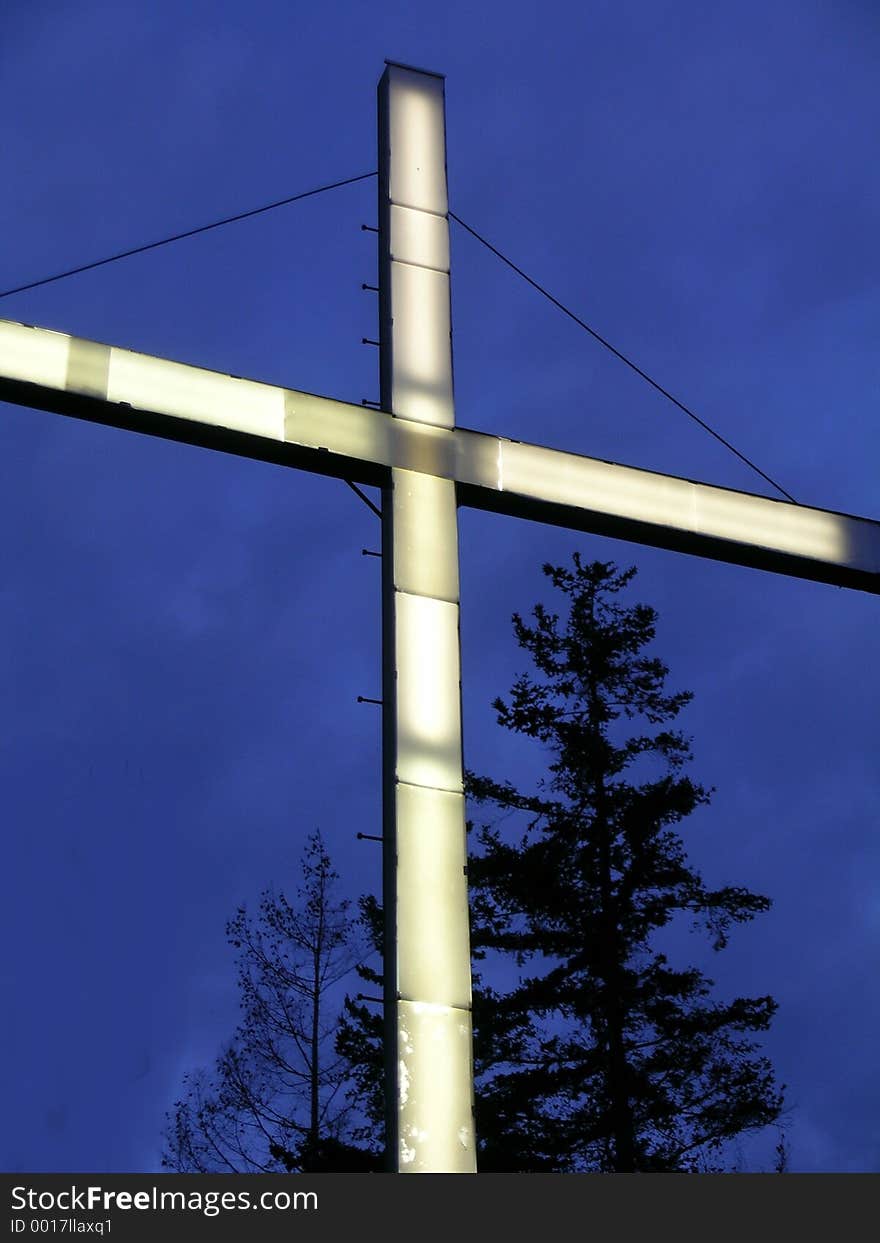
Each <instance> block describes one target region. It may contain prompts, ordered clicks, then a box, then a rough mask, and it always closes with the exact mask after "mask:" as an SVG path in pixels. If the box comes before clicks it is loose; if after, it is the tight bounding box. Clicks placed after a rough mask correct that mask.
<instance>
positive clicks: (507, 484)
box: [484, 442, 852, 565]
mask: <svg viewBox="0 0 880 1243" xmlns="http://www.w3.org/2000/svg"><path fill="white" fill-rule="evenodd" d="M498 461H499V466H498V468H497V474H498V476H499V477H500V478H501V479H502V481H503V486H504V489H505V490H509V491H511V492H514V493H516V494H517V495H519V496H525V497H533V498H535V499H536V500H541V501H547V502H549V503H551V504H559V505H566V506H571V507H573V508H579V509H588V510H593V511H595V512H597V513H601V514H609V515H616V516H618V517H621V518H629V519H633V520H635V521H638V522H646V523H650V524H652V525H655V526H661V527H669V528H673V529H675V530H678V531H691V532H694V533H695V534H697V535H702V536H708V537H711V538H715V539H721V540H731V541H734V542H736V543H739V544H744V545H746V546H749V547H753V548H765V549H768V550H771V551H774V552H780V553H790V554H792V555H794V556H798V557H806V558H808V559H810V560H815V561H822V562H827V563H831V564H841V565H843V564H848V563H851V555H852V554H851V549H850V547H849V543H850V541H849V539H848V537H847V521H846V519H845V518H844V517H843V516H842V515H840V514H832V513H826V512H825V511H823V510H818V509H810V508H808V507H807V506H803V505H792V504H789V503H786V502H782V501H774V500H770V499H768V498H766V497H760V496H753V495H750V494H749V493H746V492H734V491H728V490H727V489H725V488H713V487H711V486H708V485H706V484H698V483H693V482H691V481H690V480H688V479H677V478H675V477H673V476H669V475H655V474H652V473H651V472H650V471H643V470H634V469H633V468H632V467H628V466H616V465H614V464H613V463H609V462H599V461H596V460H595V459H592V458H583V457H576V456H575V455H574V454H567V453H559V452H557V451H555V450H552V449H544V448H541V447H539V446H537V445H528V444H516V443H509V442H500V444H499V452H498ZM484 482H488V481H485V480H484Z"/></svg>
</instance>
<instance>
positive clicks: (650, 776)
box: [467, 555, 782, 1172]
mask: <svg viewBox="0 0 880 1243" xmlns="http://www.w3.org/2000/svg"><path fill="white" fill-rule="evenodd" d="M544 573H545V574H546V575H547V577H548V578H549V580H550V582H551V583H552V585H553V587H554V588H556V589H557V591H559V592H561V593H562V594H563V596H564V597H565V598H566V604H567V616H565V617H564V618H563V619H562V620H560V617H559V616H558V615H557V614H556V613H554V612H551V611H549V610H548V609H546V608H545V607H544V606H543V605H541V604H538V605H537V606H536V607H535V609H534V611H533V615H532V619H531V623H527V622H525V621H524V620H523V618H522V617H521V616H520V615H519V614H516V615H514V618H513V624H514V630H515V634H516V638H517V640H518V642H519V644H520V645H521V646H522V647H523V648H524V649H525V651H526V652H528V654H529V655H530V657H531V660H532V662H533V664H534V666H535V669H536V671H537V675H536V676H534V677H533V676H530V675H527V674H523V675H522V676H520V677H518V678H517V679H516V681H515V682H514V685H513V688H512V691H511V694H510V697H509V699H508V700H503V699H498V700H496V701H495V703H494V705H493V706H494V708H495V710H496V712H497V717H498V722H499V724H500V725H502V726H504V727H505V728H506V729H510V730H514V731H516V732H518V733H520V734H523V735H525V736H527V737H529V738H532V739H534V740H535V741H536V742H537V743H539V744H540V745H541V746H542V747H543V748H544V749H545V750H546V751H548V752H549V755H550V757H551V762H550V764H549V769H548V775H547V777H546V778H545V779H542V780H540V781H539V782H538V785H537V788H536V789H534V790H531V791H526V790H521V789H518V788H517V787H516V786H514V785H513V784H512V783H511V782H509V781H506V780H501V781H499V780H496V779H493V778H491V777H486V776H477V775H475V774H472V773H469V774H468V777H467V790H468V795H469V798H470V800H471V802H472V804H476V805H477V806H479V807H481V808H491V809H495V810H496V811H497V812H500V813H504V816H503V817H502V821H504V822H505V830H506V831H505V833H502V831H501V828H499V827H497V826H493V824H492V823H485V824H483V825H482V826H481V827H480V828H478V829H475V830H473V831H472V837H473V839H475V840H473V841H472V853H471V860H470V864H469V882H470V888H471V911H472V946H473V952H474V957H475V959H476V960H477V962H478V964H479V968H480V976H478V977H477V979H476V981H475V983H476V988H475V996H474V1025H475V1063H476V1079H477V1092H476V1097H477V1135H478V1142H479V1145H480V1162H479V1168H480V1169H483V1170H492V1169H495V1170H558V1171H577V1170H600V1171H619V1172H625V1171H694V1170H708V1169H713V1168H720V1167H719V1165H718V1162H719V1160H720V1159H721V1156H722V1154H723V1149H724V1146H725V1144H726V1142H727V1141H729V1140H731V1139H733V1138H734V1137H736V1136H740V1135H742V1134H744V1133H748V1132H753V1131H757V1130H760V1129H762V1128H764V1127H766V1126H768V1125H769V1124H771V1123H773V1122H774V1121H775V1120H776V1119H777V1118H778V1117H779V1115H780V1112H781V1109H782V1090H781V1089H779V1088H777V1086H776V1083H775V1080H774V1074H773V1071H772V1068H771V1066H770V1064H769V1062H768V1061H767V1059H766V1058H765V1057H763V1056H761V1054H760V1052H759V1046H758V1043H757V1041H756V1040H755V1034H756V1033H758V1032H761V1031H764V1030H766V1029H767V1027H768V1026H769V1024H770V1021H771V1019H772V1016H773V1014H774V1011H775V1009H776V1003H775V1002H774V1001H773V999H772V998H771V997H756V998H744V997H737V998H734V999H733V1000H729V1001H719V1000H715V999H714V998H713V996H712V987H713V982H712V981H711V980H710V979H708V978H707V977H706V976H705V975H704V974H703V973H702V972H701V971H700V970H698V969H696V968H693V967H681V966H674V965H673V964H672V963H671V962H670V961H669V959H668V957H667V955H666V954H665V953H663V952H660V950H658V949H657V948H656V946H655V945H654V944H652V942H653V940H654V939H655V934H657V933H658V932H659V931H660V930H661V929H663V928H665V927H666V926H667V925H669V924H670V923H672V922H673V921H674V920H677V919H679V918H680V917H682V916H684V917H686V918H688V919H689V920H690V921H691V922H692V924H693V925H694V926H695V927H698V928H702V929H704V930H705V932H706V933H708V935H709V937H710V938H711V943H712V946H713V948H714V949H715V950H719V951H720V950H722V949H723V948H724V947H725V945H726V944H727V940H728V936H729V934H730V932H731V929H732V927H733V925H735V924H741V923H744V922H746V921H749V920H751V919H753V918H754V917H755V916H756V915H757V914H759V913H761V912H763V911H766V910H767V909H768V908H769V906H770V902H769V900H768V899H767V898H765V897H761V896H759V895H757V894H753V893H750V892H749V891H748V890H747V889H745V888H742V887H739V886H729V885H728V886H724V887H722V888H718V889H709V888H707V887H706V885H705V884H704V883H703V881H702V880H701V878H700V876H699V875H698V874H697V872H696V871H695V870H694V869H693V868H692V867H691V866H689V864H688V861H687V859H686V855H685V849H684V845H683V842H682V840H681V837H680V836H679V835H678V833H677V832H676V829H675V826H676V825H677V824H678V823H679V822H680V821H681V820H683V819H684V818H685V817H686V816H688V815H690V814H691V813H692V812H693V811H695V810H696V809H697V808H698V807H701V806H703V805H704V804H706V803H708V801H709V792H708V791H707V790H705V789H704V788H703V787H702V786H700V785H698V784H696V783H695V782H694V781H692V780H691V778H690V777H689V776H687V775H686V773H685V766H686V764H687V762H688V761H689V760H690V759H691V750H690V744H689V740H688V739H687V738H686V737H685V736H684V734H682V733H681V732H680V731H678V730H676V729H674V728H673V727H672V722H673V721H674V720H675V718H676V717H677V716H678V715H679V713H680V712H681V711H682V709H683V708H684V707H685V706H686V705H687V703H688V702H689V701H690V699H691V698H692V696H691V695H690V694H689V693H687V692H677V693H670V692H669V691H667V690H666V689H665V683H666V679H667V676H668V670H667V668H666V666H665V665H664V664H663V663H662V661H660V660H659V659H658V658H657V657H656V656H652V655H650V654H648V653H647V652H646V650H645V649H646V648H647V647H648V646H649V644H650V643H651V642H652V640H653V639H654V636H655V628H656V619H657V618H656V613H655V612H654V610H653V609H651V608H649V607H648V606H646V605H644V604H635V605H625V604H624V603H623V602H622V601H621V600H620V598H619V597H620V595H621V593H622V592H624V590H625V589H626V588H627V586H628V585H629V583H630V582H631V580H632V578H633V576H634V574H635V570H634V569H629V570H624V571H621V570H619V569H618V568H617V567H616V566H614V565H613V564H610V563H603V562H593V563H591V564H588V563H584V562H583V561H582V560H581V559H580V557H579V556H577V555H575V557H574V563H573V568H571V569H568V568H563V567H556V566H549V565H547V566H544ZM511 813H513V816H514V820H519V821H520V822H521V821H523V820H524V821H525V823H524V824H522V823H521V824H520V828H519V829H518V836H517V837H516V838H514V839H512V838H511V836H510V832H509V830H507V824H509V818H510V814H511ZM499 966H505V967H506V975H505V973H504V972H502V973H501V974H499ZM511 970H513V971H515V972H516V973H518V979H517V980H516V982H515V983H510V982H509V976H510V972H511ZM481 977H482V978H481ZM492 981H494V984H493V983H492Z"/></svg>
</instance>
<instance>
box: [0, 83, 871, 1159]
mask: <svg viewBox="0 0 880 1243" xmlns="http://www.w3.org/2000/svg"><path fill="white" fill-rule="evenodd" d="M379 250H380V263H379V312H380V381H381V400H380V407H381V408H380V409H379V410H372V409H369V408H365V407H362V406H354V405H349V404H347V403H345V402H340V401H333V400H331V399H329V398H326V397H316V396H312V395H311V394H308V393H301V392H297V391H296V390H294V389H286V388H278V387H275V386H273V385H269V384H261V383H259V382H257V381H253V380H244V379H239V378H237V377H234V376H229V375H224V374H221V373H219V372H214V371H206V370H203V369H201V368H199V367H191V366H188V365H186V364H184V363H178V362H171V361H168V360H166V359H162V358H155V357H151V356H149V355H145V354H137V353H134V352H132V351H131V350H125V349H119V348H117V347H115V346H108V345H101V344H98V343H97V342H93V341H85V340H81V339H78V338H76V337H72V336H67V335H65V334H63V333H58V332H50V331H48V330H46V329H42V328H34V327H30V326H28V325H24V324H18V323H13V322H11V321H7V320H3V321H0V399H2V400H4V401H9V402H14V403H17V404H20V405H25V406H32V407H36V408H39V409H44V410H50V411H55V412H57V413H59V414H66V415H72V416H74V417H76V418H81V419H87V420H90V421H91V422H96V423H104V424H107V425H109V426H112V427H121V428H128V429H130V430H132V431H137V432H146V433H149V434H152V435H156V436H161V437H164V438H166V439H170V440H179V441H184V442H187V443H189V444H197V445H203V446H205V447H207V448H212V449H220V450H223V451H225V452H227V453H234V454H238V455H240V456H242V457H249V458H258V459H261V460H263V461H269V462H276V463H280V464H282V465H286V466H291V467H295V468H298V469H300V470H307V471H312V472H314V473H316V474H321V475H328V476H335V477H338V478H343V479H347V480H349V481H352V482H356V483H360V484H369V485H374V486H377V487H380V488H381V489H382V607H383V628H382V645H383V690H382V705H383V706H382V713H383V732H382V754H383V900H384V906H385V928H386V932H385V947H384V948H385V999H384V1004H385V1056H386V1080H387V1090H386V1099H387V1101H388V1102H389V1107H388V1116H387V1120H386V1121H387V1145H388V1151H389V1153H390V1167H391V1168H392V1169H396V1170H398V1171H400V1172H410V1171H411V1172H457V1173H469V1172H474V1171H475V1170H476V1139H475V1135H474V1125H473V1062H472V1055H471V961H470V946H469V940H468V903H467V880H466V865H467V853H466V843H465V809H464V791H463V785H462V752H461V684H460V653H459V578H458V535H457V520H456V511H457V507H458V506H459V505H465V506H471V507H473V508H476V509H485V510H494V511H495V512H497V513H503V514H510V515H514V516H516V517H520V518H530V519H534V520H535V521H538V522H546V523H552V524H554V525H556V526H561V527H567V528H570V529H573V530H580V531H589V532H594V533H597V534H601V535H606V536H613V537H617V538H619V539H624V540H630V541H635V542H637V543H641V544H647V545H652V546H654V547H659V548H670V549H675V550H678V551H681V552H687V553H692V554H696V555H697V556H702V557H710V558H713V559H715V560H719V561H729V562H735V563H738V564H740V565H747V566H755V567H757V568H759V569H763V570H770V571H773V572H775V573H779V574H788V575H792V576H794V577H798V578H805V579H814V580H817V581H819V582H825V583H833V584H836V585H837V586H840V587H849V588H854V589H856V590H860V591H868V592H873V593H880V523H877V522H874V521H870V520H868V519H865V518H856V517H850V516H848V515H846V514H838V513H830V512H827V511H824V510H820V509H810V508H807V507H805V506H802V505H795V504H790V503H788V502H784V501H775V500H769V499H767V498H765V497H762V496H755V495H752V494H750V493H746V492H737V491H732V490H730V489H727V488H717V487H713V486H711V485H709V484H704V483H693V482H691V481H690V480H687V479H680V478H675V477H673V476H670V475H662V474H654V473H652V472H651V471H645V470H637V469H634V468H632V467H628V466H619V465H616V464H614V463H610V462H602V461H597V460H595V459H593V458H588V457H582V456H579V455H577V454H572V453H564V452H560V451H558V450H555V449H547V448H542V447H541V446H538V445H534V444H525V443H521V442H519V441H515V440H507V439H505V438H504V437H503V436H491V435H485V434H482V433H480V432H474V431H467V430H465V429H464V428H456V427H455V419H454V406H453V393H452V350H451V329H450V291H449V224H448V204H447V192H446V139H445V96H444V80H443V78H442V77H441V76H440V75H437V74H433V73H428V72H425V71H423V70H416V69H412V68H409V67H407V66H404V65H399V64H395V63H392V62H387V63H386V69H385V72H384V74H383V75H382V79H381V81H380V83H379Z"/></svg>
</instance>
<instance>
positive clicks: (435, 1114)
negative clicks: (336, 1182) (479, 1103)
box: [397, 1001, 475, 1174]
mask: <svg viewBox="0 0 880 1243" xmlns="http://www.w3.org/2000/svg"><path fill="white" fill-rule="evenodd" d="M397 1015H398V1046H397V1048H398V1058H399V1066H398V1090H399V1094H400V1114H399V1125H400V1132H399V1141H400V1156H399V1164H398V1168H399V1170H400V1172H401V1173H413V1174H419V1173H441V1174H442V1173H445V1174H470V1173H473V1172H474V1167H475V1152H474V1116H473V1094H472V1087H471V1039H472V1038H471V1017H470V1013H469V1012H468V1011H467V1010H458V1009H453V1008H451V1007H449V1006H437V1005H432V1004H431V1003H429V1002H408V1001H401V1002H399V1003H398V1007H397Z"/></svg>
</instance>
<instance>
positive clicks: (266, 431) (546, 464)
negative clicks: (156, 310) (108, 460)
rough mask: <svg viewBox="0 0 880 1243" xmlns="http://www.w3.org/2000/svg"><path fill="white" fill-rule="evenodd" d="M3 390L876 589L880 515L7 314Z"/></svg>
mask: <svg viewBox="0 0 880 1243" xmlns="http://www.w3.org/2000/svg"><path fill="white" fill-rule="evenodd" d="M0 400H3V401H7V402H12V403H15V404H18V405H24V406H32V407H35V408H38V409H42V410H50V411H54V412H56V413H59V414H67V415H72V416H74V417H76V418H80V419H86V420H88V421H90V422H95V423H103V424H106V425H108V426H111V427H120V428H126V429H128V430H131V431H137V432H142V433H146V434H149V435H155V436H161V437H163V438H165V439H169V440H178V441H183V442H186V443H189V444H197V445H203V446H205V447H207V448H212V449H221V450H224V451H226V452H231V453H235V454H238V455H239V456H242V457H249V458H256V459H259V460H262V461H269V462H276V463H279V464H281V465H286V466H293V467H299V468H300V469H304V470H308V471H311V472H313V473H316V474H322V475H330V476H335V477H337V478H345V479H351V480H353V481H354V482H357V483H365V484H372V485H375V486H383V485H384V484H386V483H387V481H388V478H389V471H390V470H391V469H392V468H393V469H399V470H409V471H413V472H418V473H420V474H426V475H433V476H435V477H438V478H442V479H450V480H453V481H454V482H455V484H456V491H457V497H458V501H459V503H460V504H462V505H466V506H470V507H471V508H475V509H483V510H491V511H494V512H497V513H504V514H509V515H512V516H514V517H521V518H528V519H532V520H534V521H538V522H546V523H551V524H553V525H555V526H561V527H567V528H569V529H572V530H580V531H589V532H593V533H596V534H600V535H607V536H612V537H614V538H617V539H624V540H630V541H635V542H638V543H641V544H647V545H652V546H654V547H659V548H669V549H675V550H677V551H681V552H688V553H692V554H694V555H697V556H701V557H709V558H712V559H714V560H718V561H728V562H733V563H736V564H739V565H747V566H754V567H756V568H759V569H764V570H771V571H774V572H776V573H781V574H787V575H791V576H793V577H796V578H804V579H812V580H815V581H818V582H825V583H830V584H833V585H836V586H839V587H849V588H854V589H856V590H859V591H866V592H871V593H873V594H880V523H878V522H876V521H873V520H871V519H867V518H859V517H853V516H851V515H848V514H840V513H834V512H831V511H828V510H821V509H812V508H809V507H807V506H803V505H794V504H791V503H790V502H787V501H777V500H771V499H769V498H767V497H763V496H756V495H754V494H752V493H748V492H738V491H734V490H732V489H728V488H719V487H715V486H713V485H711V484H705V483H696V482H693V481H691V480H688V479H681V478H678V477H676V476H672V475H662V474H656V473H654V472H652V471H646V470H640V469H636V468H634V467H630V466H620V465H617V464H615V463H612V462H603V461H599V460H598V459H596V458H590V457H583V456H581V455H578V454H574V453H565V452H562V451H560V450H557V449H548V448H545V447H542V446H540V445H534V444H527V443H524V442H521V441H516V440H508V439H505V438H504V437H501V436H492V435H487V434H485V433H482V432H474V431H469V430H467V429H466V428H443V427H433V426H430V425H428V424H425V423H416V422H413V421H410V420H407V419H405V418H392V417H391V416H390V415H389V414H387V413H385V412H383V411H381V410H373V409H370V408H368V407H364V406H355V405H351V404H349V403H347V402H341V401H334V400H332V399H330V398H327V397H317V396H314V395H312V394H310V393H301V392H297V391H296V390H294V389H287V388H280V387H276V386H274V385H270V384H262V383H258V382H257V381H253V380H246V379H241V378H240V377H237V376H230V375H225V374H223V373H221V372H216V371H208V370H205V369H203V368H200V367H193V366H189V365H187V364H184V363H178V362H172V361H169V360H166V359H163V358H156V357H153V356H151V355H147V354H138V353H135V352H133V351H131V350H126V349H120V348H119V347H116V346H108V345H101V344H99V343H97V342H94V341H87V340H83V339H80V338H77V337H72V336H68V335H67V334H65V333H60V332H53V331H50V330H48V329H44V328H35V327H31V326H30V325H26V324H19V323H15V322H13V321H10V320H0Z"/></svg>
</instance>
